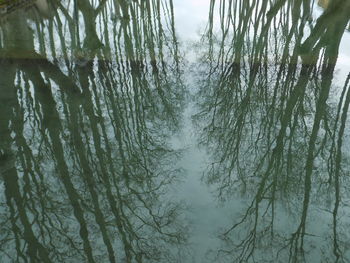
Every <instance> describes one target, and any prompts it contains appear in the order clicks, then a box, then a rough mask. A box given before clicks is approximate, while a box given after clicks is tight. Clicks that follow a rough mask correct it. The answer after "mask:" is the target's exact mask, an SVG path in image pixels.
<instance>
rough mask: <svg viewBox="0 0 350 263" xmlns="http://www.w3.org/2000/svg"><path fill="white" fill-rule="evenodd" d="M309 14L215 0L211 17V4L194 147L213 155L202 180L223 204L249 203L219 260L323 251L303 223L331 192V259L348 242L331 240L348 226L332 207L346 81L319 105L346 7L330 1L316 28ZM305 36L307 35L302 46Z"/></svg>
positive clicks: (301, 256)
mask: <svg viewBox="0 0 350 263" xmlns="http://www.w3.org/2000/svg"><path fill="white" fill-rule="evenodd" d="M311 4H312V3H311ZM311 8H312V5H309V4H308V3H307V2H305V1H293V3H292V2H290V1H284V0H281V1H275V2H273V3H269V2H268V1H262V2H259V3H258V2H256V1H225V3H224V1H220V5H219V7H218V8H217V9H218V10H217V9H216V5H215V4H214V1H212V4H211V10H210V16H209V29H208V32H207V34H206V35H205V36H206V39H205V40H204V41H207V43H209V46H208V47H207V50H206V51H205V54H204V55H203V61H202V62H205V63H203V65H204V66H203V69H202V71H203V72H201V76H208V77H207V78H205V79H203V82H202V84H201V86H202V88H201V91H200V96H201V98H202V99H203V100H202V102H200V105H199V106H200V113H198V114H197V115H196V116H195V119H196V121H197V123H198V125H199V126H200V127H201V128H202V129H203V133H202V135H203V136H202V142H203V143H204V144H209V148H210V151H211V152H212V153H213V162H212V164H211V166H210V167H209V169H208V172H207V174H206V176H205V179H206V181H207V182H208V183H210V184H212V183H213V184H216V185H217V186H218V195H219V197H220V198H222V199H226V198H229V197H230V196H232V194H234V193H237V192H238V191H240V192H242V193H249V194H250V195H252V201H251V203H250V204H249V205H248V208H247V209H246V210H245V212H244V213H243V215H242V218H241V219H240V220H239V221H238V222H237V223H235V224H233V225H232V226H231V227H229V228H228V229H226V230H225V231H224V232H223V234H222V235H221V238H222V240H223V241H225V242H224V244H225V245H224V247H223V248H222V250H220V252H221V253H220V254H221V255H222V256H223V258H225V259H227V260H228V261H230V262H250V261H251V262H255V261H254V260H256V257H258V258H259V262H263V261H264V260H266V261H271V260H272V261H274V260H275V261H276V260H280V261H281V262H287V261H288V260H287V259H286V257H287V258H289V261H290V262H301V261H304V260H305V261H308V258H309V257H310V258H311V257H314V256H315V255H316V256H318V253H319V251H328V250H329V248H327V249H324V248H320V247H319V246H323V245H324V244H329V243H328V242H324V241H320V239H322V238H323V237H316V236H315V235H314V234H313V233H312V231H315V230H313V229H312V227H310V225H309V220H310V221H311V220H312V219H311V217H312V216H315V214H316V215H318V216H320V213H319V214H317V213H315V212H314V211H313V210H314V207H321V208H322V209H325V207H323V205H322V203H323V201H321V200H322V199H323V198H328V196H329V195H330V194H329V193H331V192H335V198H334V199H335V200H334V201H333V202H335V204H334V207H333V210H332V211H331V214H332V215H333V221H331V222H332V224H333V233H331V232H329V231H328V232H329V233H326V235H332V238H333V241H332V242H333V244H332V246H333V248H332V249H331V253H333V258H334V259H335V260H336V261H338V262H340V261H342V260H343V261H345V260H346V258H344V252H345V251H346V247H347V246H348V245H347V244H346V240H347V239H348V238H349V237H347V236H343V237H340V236H339V235H338V230H339V229H338V227H339V225H340V224H342V225H344V222H346V221H345V220H342V221H341V222H340V221H339V218H340V217H339V215H338V209H339V208H340V200H341V197H342V195H341V192H342V190H340V189H341V188H343V187H345V181H342V182H341V181H339V180H340V178H343V175H344V174H345V173H346V170H344V169H345V168H344V167H343V165H342V163H343V162H344V160H343V158H342V143H343V137H344V133H345V125H346V115H347V109H348V108H347V107H348V102H346V99H345V97H346V96H350V93H349V92H348V88H349V87H348V83H346V84H345V85H344V87H343V93H342V94H343V95H342V97H341V99H340V101H339V102H338V107H333V105H334V104H335V103H334V102H328V103H327V101H329V97H330V92H331V88H332V80H333V74H334V68H335V64H336V60H337V57H338V49H339V43H340V40H341V37H342V35H343V33H344V30H345V27H346V24H347V21H348V20H349V11H350V4H349V3H348V2H346V1H333V2H332V4H331V5H330V6H329V7H328V9H327V11H325V12H324V14H322V15H321V16H320V17H319V18H318V19H317V21H316V24H315V25H313V24H312V23H311V19H310V18H311V11H310V10H311ZM216 11H217V12H218V13H220V15H219V16H220V19H219V21H220V29H221V31H220V32H219V33H218V34H216V33H214V28H215V25H214V22H213V21H214V16H215V14H216V13H215V12H216ZM307 30H311V33H310V34H309V36H308V37H307V39H306V40H305V41H302V39H303V34H304V32H307ZM300 58H301V59H300ZM348 94H349V95H348ZM337 108H338V110H335V109H337ZM334 111H337V112H336V113H335V114H334ZM203 123H204V125H203V126H202V124H203ZM321 193H324V194H322V195H323V196H324V197H323V196H320V194H321ZM344 198H347V197H346V196H344ZM278 200H281V202H278ZM314 204H315V206H314ZM316 204H317V205H316ZM286 207H287V208H288V210H290V211H288V212H287V211H285V210H286ZM341 209H342V210H343V213H345V211H344V208H341ZM292 211H293V212H294V211H298V213H296V214H295V213H293V212H292ZM299 212H300V214H299ZM285 213H287V214H294V217H296V216H300V218H299V219H296V220H294V221H298V222H299V223H298V224H295V223H293V222H290V221H289V220H288V218H286V219H285V221H286V222H285V223H283V222H281V220H283V219H281V218H283V215H284V214H285ZM311 214H312V216H311ZM308 215H309V216H308ZM327 217H328V215H325V214H324V216H323V217H321V218H327ZM322 223H323V222H319V224H320V225H321V224H322ZM288 224H289V226H288V227H285V226H286V225H288ZM283 226H284V228H287V229H283ZM291 228H292V229H293V228H294V229H295V228H296V231H291V232H289V231H288V230H289V229H291ZM315 232H317V231H315ZM326 232H327V231H326ZM310 246H318V248H316V249H315V248H314V249H312V248H311V247H310ZM326 256H327V257H330V258H332V255H328V254H327V255H325V257H326ZM334 259H332V260H334ZM275 261H274V262H275Z"/></svg>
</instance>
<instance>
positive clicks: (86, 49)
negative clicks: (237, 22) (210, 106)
mask: <svg viewBox="0 0 350 263" xmlns="http://www.w3.org/2000/svg"><path fill="white" fill-rule="evenodd" d="M48 6H50V10H49V12H50V15H47V16H46V18H45V19H44V20H43V19H42V18H41V15H42V14H41V13H40V10H39V12H38V10H37V9H35V10H34V9H30V10H29V11H28V10H27V11H24V10H23V9H20V10H16V11H14V12H11V13H10V14H8V15H7V16H6V21H2V24H0V36H1V40H0V43H1V51H0V53H1V54H0V71H1V72H0V75H1V79H0V87H1V95H0V112H1V114H0V134H1V142H0V172H1V178H0V179H1V181H2V185H0V188H1V189H3V191H1V192H3V194H2V195H1V197H0V198H1V199H0V200H1V202H2V206H1V207H2V208H1V210H0V220H1V234H0V235H1V243H0V251H1V252H0V257H1V258H2V259H3V260H4V261H5V262H6V261H15V262H77V261H82V262H83V261H84V262H85V261H87V262H105V261H109V262H172V261H176V260H177V253H179V251H181V250H177V249H176V248H177V247H180V246H181V245H183V244H184V243H185V241H186V234H185V229H186V227H185V226H184V225H183V223H182V221H181V214H180V213H181V209H182V208H181V206H180V205H179V204H177V203H175V202H172V200H167V198H166V196H165V195H164V193H165V192H166V191H167V189H168V186H169V185H170V184H171V183H172V182H173V181H174V180H176V178H177V177H178V176H179V172H180V171H179V170H178V169H176V168H175V167H174V165H173V164H174V160H175V159H176V158H177V157H178V154H179V153H178V152H176V151H174V150H173V149H172V148H171V147H170V146H169V145H168V144H167V138H168V137H169V135H170V134H171V132H174V131H176V130H177V129H178V128H179V121H178V120H179V115H180V111H181V109H182V99H183V95H184V90H183V86H182V84H181V83H182V82H181V74H180V69H179V54H178V49H177V40H176V38H175V32H174V18H173V6H172V2H171V1H132V2H129V1H99V2H96V1H69V2H48Z"/></svg>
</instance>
